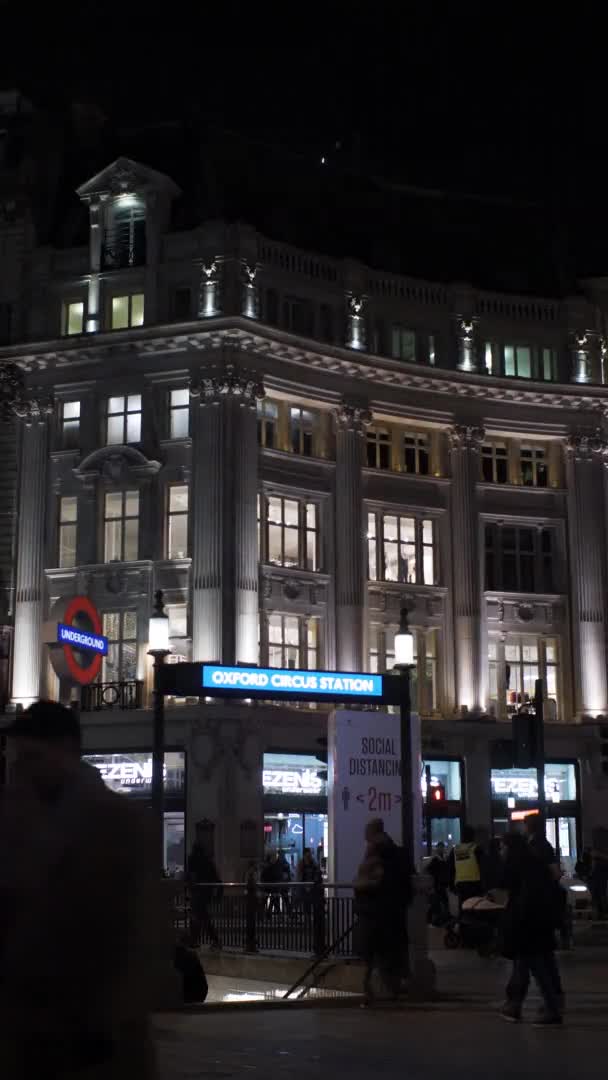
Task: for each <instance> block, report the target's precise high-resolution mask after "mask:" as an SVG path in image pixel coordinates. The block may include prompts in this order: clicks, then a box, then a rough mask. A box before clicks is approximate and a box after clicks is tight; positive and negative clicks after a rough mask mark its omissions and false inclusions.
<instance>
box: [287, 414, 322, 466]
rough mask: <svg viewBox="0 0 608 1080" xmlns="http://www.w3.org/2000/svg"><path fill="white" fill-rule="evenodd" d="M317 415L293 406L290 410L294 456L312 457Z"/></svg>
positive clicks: (290, 432)
mask: <svg viewBox="0 0 608 1080" xmlns="http://www.w3.org/2000/svg"><path fill="white" fill-rule="evenodd" d="M317 419H318V418H317V414H316V413H313V412H312V411H311V410H310V409H300V408H298V407H295V406H292V407H291V408H290V410H289V434H290V445H291V449H292V451H293V453H294V454H302V455H303V456H304V457H312V454H313V432H314V424H315V421H316V420H317Z"/></svg>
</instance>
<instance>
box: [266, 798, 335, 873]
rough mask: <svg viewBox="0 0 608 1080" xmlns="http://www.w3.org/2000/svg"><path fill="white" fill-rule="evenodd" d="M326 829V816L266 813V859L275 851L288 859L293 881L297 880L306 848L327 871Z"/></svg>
mask: <svg viewBox="0 0 608 1080" xmlns="http://www.w3.org/2000/svg"><path fill="white" fill-rule="evenodd" d="M327 830H328V826H327V814H308V813H304V814H297V813H287V814H283V813H282V812H280V811H279V812H278V813H267V814H264V856H265V857H266V856H267V855H270V854H271V853H272V852H273V851H276V852H278V854H279V855H283V856H285V859H286V860H287V863H288V865H289V869H290V872H291V877H292V880H293V881H295V879H296V873H297V869H298V863H299V861H300V859H301V858H302V855H303V852H304V848H305V847H309V848H310V850H311V851H312V854H313V858H314V859H315V861H316V862H317V864H318V865H319V866H320V867H321V870H324V869H325V867H326V864H327V849H328V832H327Z"/></svg>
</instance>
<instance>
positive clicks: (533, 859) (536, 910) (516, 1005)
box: [501, 833, 562, 1027]
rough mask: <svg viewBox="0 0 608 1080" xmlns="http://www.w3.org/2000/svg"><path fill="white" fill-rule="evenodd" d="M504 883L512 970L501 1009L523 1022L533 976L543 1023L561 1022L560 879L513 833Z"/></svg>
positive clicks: (506, 938) (506, 940) (504, 936)
mask: <svg viewBox="0 0 608 1080" xmlns="http://www.w3.org/2000/svg"><path fill="white" fill-rule="evenodd" d="M504 847H505V873H504V885H505V888H506V889H507V892H508V901H507V906H506V909H505V913H504V919H503V925H502V939H503V952H504V955H505V956H507V957H509V958H510V959H512V960H513V971H512V974H511V978H510V979H509V983H508V985H507V991H506V997H507V1000H506V1003H505V1005H504V1006H503V1009H502V1013H501V1015H502V1017H503V1019H504V1020H510V1021H512V1022H513V1021H518V1020H521V1010H522V1006H523V1003H524V1001H525V999H526V995H527V993H528V989H529V986H530V976H532V975H533V976H534V978H535V980H536V982H537V984H538V988H539V990H540V992H541V994H542V997H543V1002H544V1008H543V1010H542V1011H541V1013H540V1014H539V1016H538V1017H537V1020H536V1024H537V1025H538V1026H543V1027H545V1026H550V1025H560V1024H561V1023H562V1002H561V1000H560V993H559V991H558V989H557V987H558V985H559V977H558V976H557V974H556V965H555V929H556V927H557V925H558V924H559V919H560V911H559V905H558V903H557V900H556V893H555V880H554V878H553V877H552V875H551V872H550V870H549V867H548V866H547V864H546V862H543V861H542V860H541V859H539V858H538V856H536V855H535V854H534V852H533V851H531V850H530V846H529V844H528V843H527V841H526V838H525V837H524V836H522V835H521V834H519V833H512V834H509V835H507V836H506V837H505V838H504Z"/></svg>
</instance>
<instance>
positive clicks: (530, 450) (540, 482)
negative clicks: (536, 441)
mask: <svg viewBox="0 0 608 1080" xmlns="http://www.w3.org/2000/svg"><path fill="white" fill-rule="evenodd" d="M547 480H548V476H547V455H546V453H545V450H544V448H543V447H541V446H525V445H524V446H522V448H521V482H522V484H525V486H526V487H546V486H547Z"/></svg>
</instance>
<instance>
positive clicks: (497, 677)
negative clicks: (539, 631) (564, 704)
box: [488, 634, 561, 722]
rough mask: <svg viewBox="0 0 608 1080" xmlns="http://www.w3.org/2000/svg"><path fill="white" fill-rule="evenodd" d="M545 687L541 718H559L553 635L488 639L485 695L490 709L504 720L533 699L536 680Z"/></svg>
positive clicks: (557, 679) (555, 652)
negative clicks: (542, 716) (549, 636)
mask: <svg viewBox="0 0 608 1080" xmlns="http://www.w3.org/2000/svg"><path fill="white" fill-rule="evenodd" d="M537 679H542V680H543V685H544V688H545V703H544V713H545V721H547V722H551V721H555V720H558V719H559V716H560V711H561V702H560V685H561V683H560V665H559V645H558V641H557V639H556V638H541V637H538V638H537V637H533V636H521V637H518V636H515V635H512V634H509V635H508V636H507V638H506V640H505V641H502V640H499V639H496V638H494V639H493V638H490V640H489V641H488V695H489V703H490V711H491V712H493V713H494V714H495V715H496V716H497V717H498V719H502V720H506V719H508V718H509V717H511V716H512V715H513V713H514V712H516V711H517V710H518V709H519V708H521V707H522V706H528V705H530V704H531V703H532V702H533V701H534V696H535V691H536V680H537Z"/></svg>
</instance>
